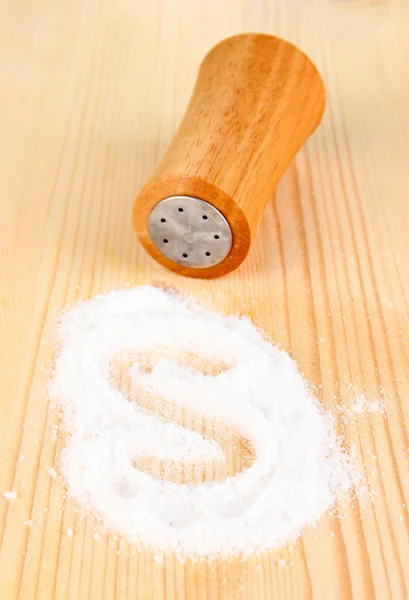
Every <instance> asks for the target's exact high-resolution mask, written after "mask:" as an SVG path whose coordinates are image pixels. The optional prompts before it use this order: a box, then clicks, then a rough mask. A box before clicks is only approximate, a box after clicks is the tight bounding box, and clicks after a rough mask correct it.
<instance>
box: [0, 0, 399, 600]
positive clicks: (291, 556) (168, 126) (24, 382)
mask: <svg viewBox="0 0 409 600" xmlns="http://www.w3.org/2000/svg"><path fill="white" fill-rule="evenodd" d="M0 11H1V14H0V28H1V31H0V87H1V90H2V93H1V96H0V131H1V138H0V170H1V176H0V185H1V196H0V336H1V361H0V455H1V463H0V598H1V600H14V599H15V598H23V599H32V598H37V599H41V600H47V599H50V598H57V599H64V600H77V599H78V600H82V599H85V598H92V599H96V600H100V599H102V598H104V599H105V600H109V599H112V598H120V599H131V598H132V599H134V598H137V599H141V600H151V599H152V600H159V599H164V598H166V599H175V600H181V599H183V600H209V599H215V600H233V599H246V600H248V599H251V600H262V599H277V598H278V599H283V600H287V599H299V600H301V599H303V600H304V599H309V598H314V599H322V600H332V599H339V600H348V599H349V598H354V599H358V600H371V599H373V598H376V599H380V600H388V599H393V600H401V599H405V598H407V597H408V593H409V569H408V564H409V523H408V506H409V497H408V496H409V441H408V430H407V423H408V422H409V421H408V419H409V403H408V391H409V386H408V352H409V348H408V339H409V321H408V318H409V312H408V310H409V294H408V291H407V290H408V283H409V266H408V265H409V253H408V230H409V208H408V198H409V184H408V181H409V179H408V172H409V111H408V105H409V85H408V69H409V67H408V54H409V41H408V40H409V4H408V3H407V2H404V1H403V0H402V1H393V0H390V1H389V2H388V1H386V0H385V1H383V2H382V1H380V0H379V1H375V0H372V1H370V0H367V1H365V0H362V1H358V0H356V1H352V0H351V1H341V0H339V1H335V0H333V1H331V0H310V1H308V2H307V1H306V0H276V1H275V2H271V1H270V0H263V1H261V0H260V1H256V0H226V1H225V2H221V1H220V0H206V2H199V1H198V0H158V1H157V2H144V1H139V0H117V1H116V2H108V1H107V0H100V1H98V2H97V1H92V0H89V1H87V2H86V1H85V0H83V1H79V0H70V1H69V2H68V0H61V1H59V2H55V1H54V0H41V1H39V2H28V1H27V0H16V1H15V2H11V0H9V1H8V2H2V3H1V9H0ZM244 31H261V32H269V33H274V34H276V35H279V36H281V37H284V38H286V39H288V40H289V41H291V42H293V43H295V44H297V45H299V46H301V47H302V48H303V50H304V51H305V52H306V53H307V54H308V55H309V56H311V58H312V59H313V60H314V62H315V63H316V64H317V66H318V68H319V69H320V71H321V72H322V74H323V77H324V80H325V82H326V85H327V88H328V107H327V111H326V114H325V117H324V120H323V123H322V125H321V126H320V127H319V129H318V130H317V131H316V133H315V134H314V136H313V137H312V138H311V139H310V140H309V141H308V142H307V144H306V146H305V147H304V148H303V149H302V150H301V152H300V153H299V155H298V156H297V158H296V160H295V162H294V163H293V164H292V165H291V166H290V167H289V168H288V170H287V172H286V174H285V175H284V177H283V179H282V181H281V182H280V184H279V186H278V190H277V194H276V198H275V201H274V202H271V203H269V205H268V207H267V208H266V211H265V213H264V215H263V217H262V219H261V222H260V226H259V230H258V233H257V236H256V239H255V241H254V243H253V245H252V248H251V251H250V254H249V257H248V259H247V260H246V261H245V263H244V264H243V265H242V266H241V267H240V268H239V269H238V270H237V271H235V272H234V273H232V274H230V275H228V276H226V277H224V278H221V279H218V280H212V281H208V282H203V281H199V280H193V279H191V280H189V279H186V278H182V277H180V276H178V275H176V274H172V273H170V272H169V271H166V270H165V269H163V268H162V267H161V266H159V265H158V264H157V263H156V262H154V261H153V260H152V259H151V258H150V257H149V256H148V255H147V254H146V253H145V251H144V250H143V249H142V248H141V247H140V246H139V244H138V243H137V240H136V238H135V234H134V232H133V230H132V222H131V211H132V204H133V200H134V198H135V196H136V194H137V192H138V190H139V189H140V188H141V186H142V185H143V184H144V182H145V181H147V180H148V178H149V177H150V175H151V173H152V172H153V171H154V169H155V167H156V165H157V164H158V161H159V160H160V158H161V157H162V156H163V154H164V152H165V151H166V149H167V147H168V145H169V143H170V141H171V139H172V138H173V136H174V134H175V131H176V128H177V126H178V123H179V122H180V119H181V118H182V116H183V114H184V111H185V108H186V105H187V102H188V100H189V97H190V94H191V90H192V87H193V84H194V81H195V78H196V73H197V67H198V65H199V64H200V61H201V59H202V58H203V56H204V54H205V53H206V52H207V50H209V49H210V48H211V47H212V46H213V45H214V44H215V43H217V42H218V41H219V40H220V39H222V38H225V37H227V36H229V35H233V34H235V33H239V32H244ZM152 281H156V282H170V283H172V284H174V285H176V286H177V287H180V288H182V289H183V290H187V291H190V292H192V293H194V294H195V296H197V298H199V299H200V300H201V301H203V302H204V303H206V304H208V305H209V306H213V307H215V308H218V309H222V310H229V311H238V312H240V313H242V314H249V315H251V317H252V318H253V320H254V321H255V322H256V323H257V324H259V325H261V326H262V327H264V328H265V329H266V330H267V331H268V332H269V333H270V334H271V335H272V336H273V338H274V339H275V340H276V341H277V342H280V343H281V344H282V345H283V346H284V347H285V348H286V349H287V350H289V351H290V352H291V353H292V355H293V356H294V358H295V359H296V360H297V361H298V363H299V365H300V369H301V370H302V372H303V374H304V375H305V377H306V378H307V379H308V381H309V382H310V383H311V384H312V385H315V386H316V389H317V394H318V396H319V398H320V400H321V401H322V402H323V404H324V405H325V407H326V408H327V409H328V410H332V411H334V412H335V413H336V407H337V406H338V405H339V404H340V403H341V402H343V403H346V404H348V403H349V402H351V401H352V400H353V398H354V397H355V396H356V394H360V393H362V394H365V395H366V396H367V397H368V399H377V398H379V397H380V396H381V395H382V396H383V397H384V399H385V403H386V414H385V415H381V414H377V413H374V414H372V415H369V416H365V415H363V416H362V417H360V418H359V419H356V420H353V421H348V420H347V421H344V420H342V419H339V422H338V425H339V428H340V431H343V432H344V433H345V435H346V436H347V439H348V443H349V445H350V446H351V447H354V448H355V451H356V456H357V459H358V461H359V462H360V464H361V465H362V469H363V471H364V473H365V475H366V477H367V478H368V481H369V485H370V487H371V490H372V492H373V493H372V501H370V500H367V501H365V502H363V501H358V502H355V503H352V504H349V505H347V506H346V507H344V508H342V510H340V511H339V514H338V515H337V516H327V517H326V518H323V519H322V520H321V521H320V522H319V524H318V526H317V528H315V529H309V530H307V531H306V532H305V533H304V535H303V538H302V539H301V540H300V541H299V542H298V543H297V544H296V545H295V546H294V548H293V549H291V548H288V547H284V548H282V549H281V550H280V551H278V552H275V553H270V554H266V555H263V556H261V557H260V558H258V559H252V560H249V561H246V562H239V561H235V560H232V561H230V562H221V561H220V562H218V563H214V564H211V565H192V564H190V563H186V564H180V563H177V562H176V561H175V560H174V559H173V558H172V557H168V559H167V560H166V561H165V562H164V563H156V562H154V561H152V558H151V555H150V554H149V553H148V552H144V553H138V552H136V550H135V549H134V548H133V547H131V546H130V545H129V544H127V543H126V542H122V541H121V540H119V539H117V538H116V537H115V536H114V535H110V536H101V537H100V538H99V539H98V536H96V537H94V536H95V528H94V525H93V523H92V522H91V520H89V521H86V520H84V518H83V517H82V516H81V515H80V514H78V512H76V508H75V505H74V504H73V503H72V502H71V501H70V500H67V499H66V498H65V497H64V493H63V482H62V481H61V478H60V477H59V476H57V477H55V478H54V477H52V473H53V472H51V474H50V472H49V469H51V468H53V467H54V466H55V465H56V464H58V454H59V452H60V451H61V448H62V446H63V440H62V439H61V438H60V437H59V436H56V433H55V421H54V415H53V411H52V410H51V409H50V407H49V405H48V402H47V396H46V393H45V385H46V379H47V373H46V370H45V369H46V368H47V365H48V364H49V362H50V360H51V358H52V352H53V346H52V343H49V342H50V339H51V335H52V331H53V327H54V324H55V311H56V310H57V311H58V310H60V309H61V308H62V307H63V306H64V305H65V304H66V303H67V302H72V301H74V300H76V299H77V298H84V299H85V298H88V297H89V296H91V295H94V294H96V293H98V292H101V291H103V290H106V289H107V288H109V287H111V288H114V287H122V286H124V285H125V284H126V283H127V282H129V283H130V284H141V283H144V282H152ZM10 490H15V491H16V493H17V498H16V499H15V500H6V499H5V498H4V497H3V493H4V492H7V491H10ZM27 523H28V524H27ZM71 534H72V535H71Z"/></svg>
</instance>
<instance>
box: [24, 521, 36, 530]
mask: <svg viewBox="0 0 409 600" xmlns="http://www.w3.org/2000/svg"><path fill="white" fill-rule="evenodd" d="M23 525H27V527H30V529H31V527H32V526H33V525H34V523H33V521H32V520H31V519H28V520H27V521H23Z"/></svg>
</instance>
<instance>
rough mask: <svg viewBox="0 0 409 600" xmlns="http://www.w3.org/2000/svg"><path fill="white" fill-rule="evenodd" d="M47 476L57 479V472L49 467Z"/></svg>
mask: <svg viewBox="0 0 409 600" xmlns="http://www.w3.org/2000/svg"><path fill="white" fill-rule="evenodd" d="M48 474H49V475H50V476H51V477H52V478H53V479H55V478H56V477H57V471H56V470H55V469H54V467H51V469H48Z"/></svg>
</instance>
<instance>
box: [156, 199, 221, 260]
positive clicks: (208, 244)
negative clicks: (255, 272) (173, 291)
mask: <svg viewBox="0 0 409 600" xmlns="http://www.w3.org/2000/svg"><path fill="white" fill-rule="evenodd" d="M149 235H150V237H151V239H152V242H153V243H154V244H155V246H156V248H157V249H158V250H159V252H161V253H162V254H163V255H164V256H166V257H167V258H169V259H170V260H173V261H174V262H176V263H178V264H180V265H184V266H185V267H193V268H197V269H204V268H205V267H212V266H214V265H217V264H218V263H220V262H222V261H223V260H224V259H225V258H226V256H227V255H228V254H229V252H230V250H231V246H232V232H231V229H230V226H229V224H228V222H227V221H226V219H225V218H224V216H223V215H222V213H221V212H220V211H218V210H217V209H216V208H215V207H214V206H212V205H211V204H209V203H208V202H205V201H204V200H200V199H199V198H192V197H190V196H172V197H170V198H166V199H165V200H162V201H161V202H159V203H158V204H157V205H156V206H154V208H153V209H152V211H151V214H150V215H149Z"/></svg>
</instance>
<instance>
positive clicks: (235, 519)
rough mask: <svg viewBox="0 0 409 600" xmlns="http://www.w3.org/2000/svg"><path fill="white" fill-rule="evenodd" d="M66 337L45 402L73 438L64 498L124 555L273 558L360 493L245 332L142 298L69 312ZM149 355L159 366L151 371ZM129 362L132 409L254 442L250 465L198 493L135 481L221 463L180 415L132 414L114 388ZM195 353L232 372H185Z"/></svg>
mask: <svg viewBox="0 0 409 600" xmlns="http://www.w3.org/2000/svg"><path fill="white" fill-rule="evenodd" d="M59 338H60V343H61V347H60V351H59V354H58V356H57V359H56V364H55V371H54V376H53V379H52V381H51V384H50V395H51V397H52V398H53V399H54V400H56V401H57V403H58V404H59V405H60V406H61V407H62V408H63V413H64V420H63V428H64V429H65V430H66V431H68V432H69V433H70V434H71V436H70V437H69V438H68V441H67V445H66V448H65V449H64V451H63V454H62V458H61V462H62V465H61V466H62V472H63V475H64V476H65V479H66V483H67V487H68V492H69V494H70V495H71V496H73V497H74V498H76V499H77V501H78V502H79V503H80V504H82V505H83V506H84V507H85V509H86V510H87V511H90V512H92V513H94V514H96V515H97V516H99V517H100V519H101V520H102V521H103V523H104V525H105V526H106V527H107V528H108V529H110V530H112V531H115V532H117V533H120V534H122V535H123V536H124V537H126V539H127V540H128V541H129V542H132V543H136V544H138V545H142V546H148V547H150V548H152V549H153V550H155V551H156V552H158V553H159V554H160V553H161V552H166V551H175V552H176V553H178V555H179V556H189V555H190V556H196V557H197V556H199V557H200V556H208V557H215V556H229V555H232V554H237V553H244V554H248V553H251V552H254V551H258V550H261V549H264V548H277V547H279V546H280V545H282V544H284V543H285V542H288V541H291V540H295V539H296V538H297V537H298V536H299V535H300V533H301V531H302V529H303V528H304V527H305V526H306V525H309V524H314V523H315V522H316V521H317V520H318V519H319V518H320V517H321V516H322V515H323V514H324V513H325V512H326V511H327V510H328V509H329V508H331V507H332V506H333V505H334V504H335V502H336V501H337V499H338V498H339V497H340V496H341V495H342V494H344V493H346V492H347V491H348V490H349V489H350V488H351V486H352V485H353V475H351V472H350V464H349V459H348V457H347V456H346V455H345V454H344V453H343V452H342V451H341V449H340V447H339V444H338V442H337V439H336V436H335V434H334V431H333V428H332V424H331V423H332V421H331V419H330V418H329V416H328V415H326V414H325V412H324V411H323V409H322V408H321V407H320V406H319V404H318V403H317V402H316V400H315V399H314V398H313V397H312V395H311V393H310V392H309V390H308V388H307V386H306V384H305V382H304V381H303V379H302V377H301V375H300V374H299V372H298V370H297V366H296V363H295V362H294V361H293V360H292V359H291V358H290V357H289V356H288V354H286V353H285V352H284V351H282V350H280V349H279V348H277V347H275V346H273V345H272V344H270V343H269V342H267V341H266V339H265V336H264V335H263V333H262V332H261V331H260V330H258V329H257V328H256V327H255V326H254V325H253V324H252V323H251V322H250V321H249V320H248V319H240V318H237V317H234V316H225V315H222V314H219V313H217V312H214V311H210V310H207V309H205V308H202V307H201V306H199V305H197V304H196V303H195V302H194V301H192V300H189V301H187V300H183V299H181V298H180V297H179V296H177V295H175V294H170V293H167V292H166V291H164V290H162V289H158V288H155V287H150V286H142V287H137V288H132V289H126V290H116V291H113V292H110V293H108V294H106V295H101V296H97V297H95V298H93V299H91V300H89V301H87V302H84V303H82V304H80V305H79V306H76V307H74V308H71V309H70V310H69V311H68V312H66V313H65V314H64V315H63V317H62V318H61V320H60V322H59ZM152 351H153V352H159V355H160V356H158V357H156V358H155V360H154V364H153V366H152V368H150V369H147V368H146V364H145V363H146V356H148V355H149V354H150V353H152ZM122 353H128V354H129V355H130V356H133V357H134V360H133V362H132V363H131V364H130V365H129V366H127V368H126V373H125V376H126V377H127V378H128V380H129V389H130V392H131V394H130V395H131V397H133V398H135V397H136V398H138V397H139V398H140V397H142V396H145V397H147V398H159V399H164V400H165V401H166V403H169V404H170V405H171V406H173V407H175V408H176V409H183V410H188V411H190V412H192V413H195V414H196V415H198V416H199V417H201V418H206V419H208V420H210V421H215V422H222V423H225V424H226V425H227V426H228V428H230V429H231V430H234V431H236V432H238V434H239V435H240V436H241V437H242V438H244V439H245V440H248V441H249V443H250V445H251V447H252V450H253V453H254V457H255V458H254V461H253V462H252V463H251V464H250V465H249V466H248V467H247V468H245V469H244V470H242V471H241V472H238V473H236V474H233V475H230V476H226V477H225V478H224V479H221V480H217V481H203V482H199V483H195V482H187V483H178V482H176V481H173V480H172V481H171V480H167V479H165V478H164V477H161V476H160V475H158V476H154V475H152V474H148V473H147V472H144V471H143V470H141V469H140V468H138V466H137V462H138V460H140V459H143V458H146V457H148V458H154V459H156V460H159V461H160V460H172V461H176V462H181V461H183V463H184V464H185V465H186V464H187V465H189V464H190V465H197V464H198V463H206V464H207V465H209V466H210V467H212V466H213V467H214V466H215V465H216V466H217V465H220V464H223V461H225V460H226V456H225V452H224V449H223V447H222V445H221V444H220V443H219V442H218V441H217V440H216V439H213V438H211V437H207V436H205V435H201V434H200V433H198V432H197V431H192V430H190V429H185V428H183V427H182V426H181V425H179V424H178V423H176V422H175V421H174V420H172V411H170V413H169V415H168V417H167V418H166V417H164V416H159V415H158V414H156V413H155V412H152V411H150V410H148V409H147V408H146V407H145V408H143V407H141V406H139V405H138V404H136V402H133V401H130V400H129V399H128V398H127V396H126V395H125V394H124V393H123V392H122V391H121V390H120V389H119V387H118V386H117V385H115V383H114V382H113V381H112V377H111V376H110V368H111V367H110V366H111V364H112V361H114V360H115V358H116V357H118V356H119V355H121V354H122ZM164 354H165V355H166V357H163V355H164ZM191 354H194V355H195V356H198V357H200V359H201V360H202V361H204V362H206V361H207V362H208V361H210V362H213V363H214V362H215V363H221V364H223V365H225V367H226V368H225V369H223V370H222V371H221V372H216V373H207V372H202V371H201V370H200V369H197V368H193V367H192V366H190V365H189V366H188V365H187V364H185V363H184V362H183V361H182V362H181V361H180V360H178V359H177V356H178V355H191ZM144 357H145V358H144ZM67 534H68V535H69V532H68V531H67Z"/></svg>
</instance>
